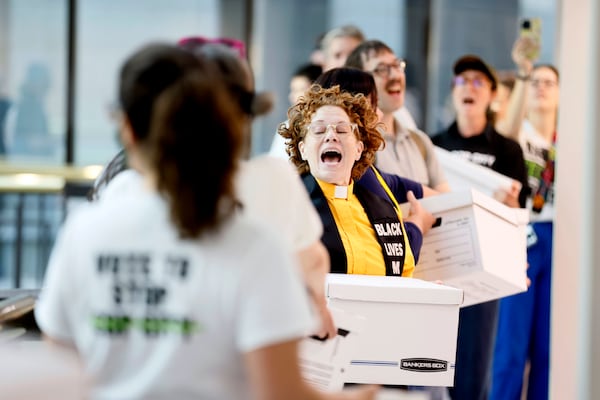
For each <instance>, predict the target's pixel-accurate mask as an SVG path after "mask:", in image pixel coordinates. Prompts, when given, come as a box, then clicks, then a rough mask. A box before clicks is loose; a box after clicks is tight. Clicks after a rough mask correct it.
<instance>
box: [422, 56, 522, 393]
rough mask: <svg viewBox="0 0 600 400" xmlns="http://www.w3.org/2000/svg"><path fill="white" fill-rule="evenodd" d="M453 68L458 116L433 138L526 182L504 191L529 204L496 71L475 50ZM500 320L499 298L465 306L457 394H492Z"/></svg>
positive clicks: (508, 199)
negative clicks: (500, 124) (493, 114)
mask: <svg viewBox="0 0 600 400" xmlns="http://www.w3.org/2000/svg"><path fill="white" fill-rule="evenodd" d="M453 71H454V78H453V80H452V100H453V104H454V108H455V110H456V121H454V122H453V123H452V124H451V125H450V126H449V127H448V128H447V129H446V130H445V131H443V132H440V133H439V134H437V135H435V136H434V137H433V138H432V140H433V143H434V144H436V145H437V146H440V147H442V148H444V149H446V150H449V151H451V152H453V153H455V154H457V155H459V156H461V157H464V158H466V159H468V160H470V161H472V162H475V163H477V164H479V165H482V166H485V167H487V168H491V169H492V170H494V171H496V172H499V173H501V174H503V175H506V176H508V177H510V178H513V179H514V180H516V181H518V182H520V183H521V185H522V189H521V191H520V192H519V191H518V190H517V189H516V187H515V188H514V189H513V190H512V191H511V192H510V193H504V194H503V195H504V203H505V204H506V205H508V206H511V207H524V206H525V199H526V196H527V192H528V185H527V174H526V170H525V161H524V160H523V152H522V151H521V147H520V146H519V144H518V143H517V142H515V141H514V140H511V139H508V138H505V137H504V136H502V135H500V134H499V133H498V132H497V131H496V129H495V128H494V124H493V121H492V118H490V104H491V102H492V100H493V99H494V96H495V95H496V89H497V86H498V79H497V77H496V73H495V72H494V70H493V69H492V68H491V67H490V66H488V65H487V64H486V63H485V62H484V61H483V60H482V59H481V58H479V57H477V56H474V55H466V56H463V57H461V58H459V59H458V60H457V61H456V62H455V63H454V69H453ZM497 323H498V300H493V301H488V302H486V303H481V304H477V305H473V306H469V307H464V308H461V310H460V315H459V322H458V324H459V326H458V343H457V354H456V369H455V374H454V387H453V388H450V389H449V391H450V395H451V397H452V398H453V399H454V400H463V399H480V400H484V399H487V398H488V392H489V389H490V384H491V372H492V358H493V352H494V341H495V336H496V327H497Z"/></svg>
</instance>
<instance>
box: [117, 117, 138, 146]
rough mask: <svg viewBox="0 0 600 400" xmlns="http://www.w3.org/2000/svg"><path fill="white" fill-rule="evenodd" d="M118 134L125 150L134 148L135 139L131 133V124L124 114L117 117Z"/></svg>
mask: <svg viewBox="0 0 600 400" xmlns="http://www.w3.org/2000/svg"><path fill="white" fill-rule="evenodd" d="M119 132H120V137H121V143H122V144H123V147H124V148H126V149H130V148H131V147H133V146H135V145H136V143H137V140H136V138H135V134H134V133H133V128H132V127H131V122H129V119H128V118H127V116H125V114H121V116H120V117H119Z"/></svg>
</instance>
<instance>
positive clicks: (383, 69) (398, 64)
mask: <svg viewBox="0 0 600 400" xmlns="http://www.w3.org/2000/svg"><path fill="white" fill-rule="evenodd" d="M392 69H393V70H394V71H396V72H404V70H405V69H406V61H404V60H396V61H395V62H393V63H391V64H379V65H377V67H375V69H374V70H373V71H371V72H372V73H373V74H375V75H377V76H379V77H381V78H387V77H389V76H390V74H391V73H392Z"/></svg>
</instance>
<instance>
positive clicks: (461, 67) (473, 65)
mask: <svg viewBox="0 0 600 400" xmlns="http://www.w3.org/2000/svg"><path fill="white" fill-rule="evenodd" d="M453 70H454V76H456V75H460V74H461V73H463V72H465V71H468V70H473V71H479V72H483V73H484V74H485V76H487V77H488V78H489V80H490V82H491V83H492V90H496V88H497V87H498V77H497V76H496V71H494V68H492V67H490V66H489V65H487V64H486V63H485V62H484V61H483V60H482V59H481V58H479V57H477V56H476V55H473V54H467V55H465V56H462V57H461V58H459V59H458V60H456V62H455V63H454V67H453Z"/></svg>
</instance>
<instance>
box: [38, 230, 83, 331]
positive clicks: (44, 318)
mask: <svg viewBox="0 0 600 400" xmlns="http://www.w3.org/2000/svg"><path fill="white" fill-rule="evenodd" d="M70 236H72V235H70V234H69V225H68V224H66V225H64V226H63V228H62V229H61V231H60V232H59V235H58V237H57V239H56V242H55V244H54V247H53V249H52V254H51V255H50V260H49V263H48V267H47V268H46V274H45V276H44V284H43V286H42V290H41V292H40V296H39V299H38V300H37V302H36V305H35V311H34V313H35V319H36V322H37V324H38V326H39V327H40V329H41V331H42V332H43V333H44V334H46V335H48V336H49V337H51V338H54V339H58V340H61V341H63V342H72V341H73V340H74V332H73V327H72V326H71V323H70V319H69V310H68V307H69V301H73V300H69V299H74V298H76V297H77V294H76V293H73V288H74V287H75V286H76V282H73V280H75V279H76V278H75V276H73V275H72V274H70V273H69V271H68V269H69V267H70V266H71V265H72V264H73V262H71V261H69V258H70V257H69V247H70V246H69V243H70V244H71V246H72V245H73V243H74V242H73V241H70V240H69V237H70Z"/></svg>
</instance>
